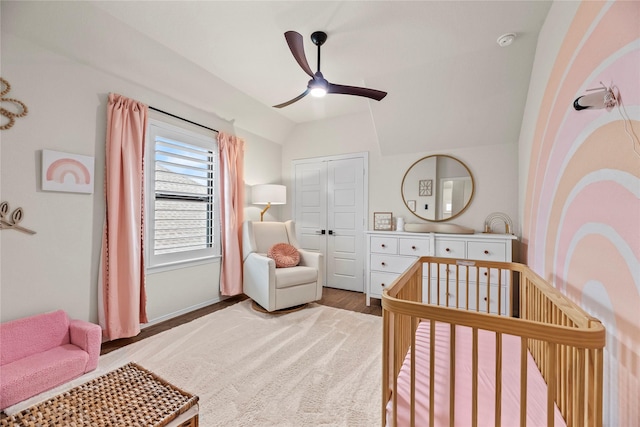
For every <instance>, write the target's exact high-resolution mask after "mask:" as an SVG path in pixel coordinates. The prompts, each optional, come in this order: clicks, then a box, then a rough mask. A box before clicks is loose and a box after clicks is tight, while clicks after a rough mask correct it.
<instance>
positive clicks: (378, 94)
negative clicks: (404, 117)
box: [327, 83, 387, 101]
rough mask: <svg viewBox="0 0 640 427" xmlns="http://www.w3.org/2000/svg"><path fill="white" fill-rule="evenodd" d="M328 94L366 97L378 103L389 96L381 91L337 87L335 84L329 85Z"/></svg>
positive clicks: (354, 87) (355, 87)
mask: <svg viewBox="0 0 640 427" xmlns="http://www.w3.org/2000/svg"><path fill="white" fill-rule="evenodd" d="M327 92H328V93H340V94H343V95H356V96H364V97H366V98H371V99H375V100H376V101H380V100H381V99H382V98H384V97H385V96H387V92H383V91H381V90H376V89H369V88H366V87H357V86H343V85H336V84H333V83H329V89H328V90H327Z"/></svg>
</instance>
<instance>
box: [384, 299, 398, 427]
mask: <svg viewBox="0 0 640 427" xmlns="http://www.w3.org/2000/svg"><path fill="white" fill-rule="evenodd" d="M382 313H383V316H382V402H386V401H387V400H388V399H389V391H388V390H389V359H390V357H389V346H390V345H391V339H390V335H391V334H389V323H391V322H392V321H393V314H391V313H388V312H387V310H382ZM394 372H395V370H394ZM394 376H397V375H394ZM394 398H395V395H394ZM380 409H381V412H382V414H381V418H380V419H381V420H382V423H383V425H384V423H385V420H386V418H387V408H386V405H384V404H383V405H382V408H380ZM394 419H395V412H394Z"/></svg>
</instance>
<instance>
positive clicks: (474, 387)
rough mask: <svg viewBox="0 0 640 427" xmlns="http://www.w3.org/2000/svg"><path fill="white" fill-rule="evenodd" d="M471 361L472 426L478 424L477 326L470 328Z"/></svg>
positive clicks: (474, 426) (475, 426)
mask: <svg viewBox="0 0 640 427" xmlns="http://www.w3.org/2000/svg"><path fill="white" fill-rule="evenodd" d="M472 331H473V332H472V336H473V338H472V343H471V352H472V355H473V357H472V361H471V382H472V384H471V387H472V392H471V393H472V397H471V403H472V410H471V411H472V412H471V425H472V426H473V427H477V426H478V328H476V327H474V328H473V329H472Z"/></svg>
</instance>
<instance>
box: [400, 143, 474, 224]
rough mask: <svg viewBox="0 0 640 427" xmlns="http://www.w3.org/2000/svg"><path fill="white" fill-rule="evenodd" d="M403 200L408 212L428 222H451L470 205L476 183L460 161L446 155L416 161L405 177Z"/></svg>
mask: <svg viewBox="0 0 640 427" xmlns="http://www.w3.org/2000/svg"><path fill="white" fill-rule="evenodd" d="M400 190H401V192H402V200H403V201H404V204H405V206H406V207H407V209H409V211H410V212H411V213H412V214H414V215H415V216H417V217H418V218H420V219H424V220H426V221H434V222H441V221H449V220H450V219H453V218H455V217H457V216H458V215H460V214H461V213H462V212H464V211H465V210H466V209H467V207H469V205H470V204H471V200H472V199H473V194H474V192H475V182H474V180H473V175H472V174H471V171H470V170H469V168H468V167H467V165H465V164H464V163H463V162H461V161H460V160H458V159H456V158H455V157H452V156H449V155H446V154H435V155H432V156H426V157H423V158H421V159H419V160H418V161H416V162H415V163H413V164H412V165H411V166H410V167H409V169H407V172H405V174H404V177H403V178H402V184H401V187H400Z"/></svg>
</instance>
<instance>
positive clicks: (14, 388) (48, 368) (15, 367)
mask: <svg viewBox="0 0 640 427" xmlns="http://www.w3.org/2000/svg"><path fill="white" fill-rule="evenodd" d="M3 351H4V349H3ZM88 360H89V355H88V354H87V352H85V351H83V350H81V349H80V348H78V347H76V346H75V345H73V344H65V345H61V346H59V347H56V348H53V349H51V350H47V351H43V352H41V353H37V354H34V355H32V356H27V357H24V358H22V359H20V360H17V361H15V362H12V363H8V364H6V365H3V366H2V375H1V376H0V408H2V409H4V408H6V407H7V406H11V405H14V404H16V403H18V402H20V401H22V400H25V399H27V398H29V397H31V396H35V395H36V394H38V393H42V392H43V391H46V390H49V389H52V388H54V387H57V386H59V385H60V384H63V383H65V382H67V381H70V380H72V379H73V378H76V377H79V376H80V375H82V374H84V372H85V367H86V365H87V362H88ZM34 366H35V367H36V369H34Z"/></svg>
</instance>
